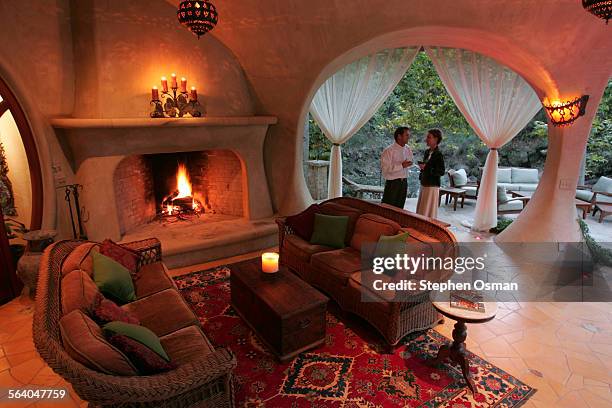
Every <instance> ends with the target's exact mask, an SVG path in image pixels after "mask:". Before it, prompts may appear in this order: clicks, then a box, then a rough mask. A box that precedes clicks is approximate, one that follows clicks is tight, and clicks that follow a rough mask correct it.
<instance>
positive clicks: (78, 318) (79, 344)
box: [60, 310, 138, 375]
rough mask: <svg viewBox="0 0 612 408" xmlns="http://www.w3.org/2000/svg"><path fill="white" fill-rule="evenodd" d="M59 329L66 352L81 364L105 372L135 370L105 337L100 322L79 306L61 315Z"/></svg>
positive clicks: (120, 372)
mask: <svg viewBox="0 0 612 408" xmlns="http://www.w3.org/2000/svg"><path fill="white" fill-rule="evenodd" d="M60 331H61V335H62V344H63V345H64V349H65V350H66V352H67V353H68V354H69V355H70V357H72V358H73V359H75V360H76V361H78V362H79V363H81V364H83V365H84V366H86V367H89V368H91V369H93V370H97V371H101V372H103V373H106V374H113V375H137V374H138V371H137V370H136V367H134V365H133V364H132V363H131V362H130V360H129V359H128V358H127V357H126V356H125V354H123V353H122V352H121V351H119V350H118V349H117V348H116V347H115V346H113V345H112V344H110V343H109V342H108V341H107V340H106V339H105V338H104V335H103V334H102V329H101V328H100V326H98V325H97V324H96V323H95V322H94V321H93V320H91V319H90V318H89V317H87V315H86V314H85V313H83V312H81V311H80V310H74V311H72V312H71V313H69V314H67V315H65V316H64V317H62V319H61V320H60Z"/></svg>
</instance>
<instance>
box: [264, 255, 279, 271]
mask: <svg viewBox="0 0 612 408" xmlns="http://www.w3.org/2000/svg"><path fill="white" fill-rule="evenodd" d="M261 270H262V271H263V272H264V273H276V272H278V254H277V253H276V252H265V253H263V254H262V255H261Z"/></svg>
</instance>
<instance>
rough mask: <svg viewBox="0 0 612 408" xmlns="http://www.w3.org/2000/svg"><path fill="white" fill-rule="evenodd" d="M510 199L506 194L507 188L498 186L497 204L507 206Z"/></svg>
mask: <svg viewBox="0 0 612 408" xmlns="http://www.w3.org/2000/svg"><path fill="white" fill-rule="evenodd" d="M509 199H510V198H509V197H508V194H507V193H506V188H505V187H503V186H497V203H498V204H505V203H507V202H508V200H509Z"/></svg>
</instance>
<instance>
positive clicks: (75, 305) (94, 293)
mask: <svg viewBox="0 0 612 408" xmlns="http://www.w3.org/2000/svg"><path fill="white" fill-rule="evenodd" d="M61 285H62V286H61V296H60V298H61V302H62V315H67V314H69V313H71V312H73V311H75V310H81V311H82V312H84V313H86V314H88V315H91V314H92V313H93V310H94V308H95V307H96V306H97V304H98V303H99V302H100V299H101V298H102V297H103V296H102V294H101V293H100V290H99V289H98V286H97V285H96V284H95V283H94V281H93V280H92V279H91V277H90V276H89V275H88V274H87V273H86V272H83V271H81V270H76V271H72V272H70V273H69V274H67V275H66V276H65V277H64V279H62V282H61Z"/></svg>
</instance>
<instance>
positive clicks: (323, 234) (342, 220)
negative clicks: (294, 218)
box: [310, 214, 349, 248]
mask: <svg viewBox="0 0 612 408" xmlns="http://www.w3.org/2000/svg"><path fill="white" fill-rule="evenodd" d="M348 222H349V217H347V216H336V215H323V214H315V219H314V229H313V231H312V237H311V238H310V243H311V244H314V245H325V246H329V247H332V248H344V247H345V244H344V239H345V238H346V229H347V228H348Z"/></svg>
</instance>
